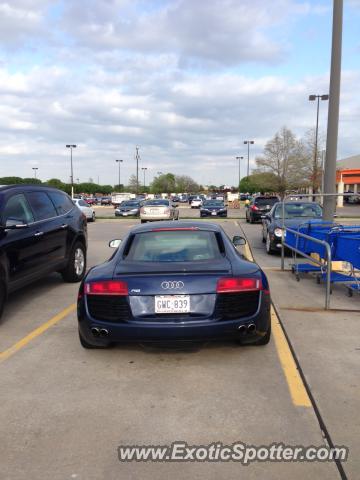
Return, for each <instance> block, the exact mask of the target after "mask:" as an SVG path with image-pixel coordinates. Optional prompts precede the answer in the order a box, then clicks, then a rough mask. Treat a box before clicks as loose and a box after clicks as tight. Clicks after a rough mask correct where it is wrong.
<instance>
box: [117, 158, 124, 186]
mask: <svg viewBox="0 0 360 480" xmlns="http://www.w3.org/2000/svg"><path fill="white" fill-rule="evenodd" d="M123 161H124V160H115V162H116V163H117V164H118V165H119V190H120V165H121V164H122V162H123Z"/></svg>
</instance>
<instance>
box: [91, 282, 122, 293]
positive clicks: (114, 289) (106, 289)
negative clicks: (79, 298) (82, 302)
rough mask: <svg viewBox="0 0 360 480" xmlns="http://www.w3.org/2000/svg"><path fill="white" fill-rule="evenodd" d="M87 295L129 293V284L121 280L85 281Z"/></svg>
mask: <svg viewBox="0 0 360 480" xmlns="http://www.w3.org/2000/svg"><path fill="white" fill-rule="evenodd" d="M85 293H86V295H128V293H129V290H128V285H127V283H126V282H123V281H121V280H104V281H98V282H89V283H85Z"/></svg>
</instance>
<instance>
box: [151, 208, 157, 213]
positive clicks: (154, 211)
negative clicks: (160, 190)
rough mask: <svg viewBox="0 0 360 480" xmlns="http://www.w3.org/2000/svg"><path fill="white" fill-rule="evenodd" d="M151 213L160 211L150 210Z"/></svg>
mask: <svg viewBox="0 0 360 480" xmlns="http://www.w3.org/2000/svg"><path fill="white" fill-rule="evenodd" d="M150 213H159V212H158V210H155V209H152V210H151V209H150Z"/></svg>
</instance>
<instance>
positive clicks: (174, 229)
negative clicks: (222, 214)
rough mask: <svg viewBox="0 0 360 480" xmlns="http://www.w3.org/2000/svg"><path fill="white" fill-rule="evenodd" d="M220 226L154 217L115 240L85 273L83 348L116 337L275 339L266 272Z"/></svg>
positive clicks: (123, 339) (261, 342)
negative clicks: (108, 255) (104, 256)
mask: <svg viewBox="0 0 360 480" xmlns="http://www.w3.org/2000/svg"><path fill="white" fill-rule="evenodd" d="M245 242H246V240H245V239H244V238H243V237H241V236H236V237H234V238H233V240H232V241H231V240H230V239H229V237H228V236H227V235H226V233H225V232H224V230H223V229H222V228H221V227H220V226H219V225H215V224H211V223H203V222H201V223H200V222H180V223H178V222H177V223H176V226H175V225H174V222H161V223H160V222H156V223H151V224H146V225H139V226H137V227H135V228H133V229H132V230H131V231H130V232H129V233H128V235H127V236H126V238H124V239H123V241H121V240H112V241H111V242H110V246H112V247H115V248H116V250H115V253H114V254H113V255H112V257H111V258H110V259H109V260H108V261H107V262H105V263H103V264H101V265H98V266H96V267H93V268H92V269H91V270H90V271H89V272H88V273H87V275H86V277H85V278H84V280H83V281H82V284H81V286H80V290H79V296H78V323H79V336H80V342H81V345H82V346H83V347H84V348H105V347H108V346H109V345H111V344H112V343H115V342H129V341H135V342H141V343H144V342H158V341H162V342H165V343H166V342H167V341H199V340H200V341H205V340H212V339H235V340H238V341H239V342H240V343H252V344H256V345H265V344H267V343H268V342H269V340H270V332H271V324H270V292H269V285H268V281H267V279H266V276H265V274H264V272H263V271H262V270H261V269H260V267H259V266H258V265H257V264H256V263H253V262H249V261H247V260H245V259H244V257H243V256H242V255H241V253H240V252H238V250H237V248H236V247H237V246H238V245H243V244H244V243H245Z"/></svg>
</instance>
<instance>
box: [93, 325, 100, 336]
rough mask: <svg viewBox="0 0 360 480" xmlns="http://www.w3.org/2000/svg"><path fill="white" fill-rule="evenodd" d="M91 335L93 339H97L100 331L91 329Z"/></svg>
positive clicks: (94, 328) (95, 328)
mask: <svg viewBox="0 0 360 480" xmlns="http://www.w3.org/2000/svg"><path fill="white" fill-rule="evenodd" d="M91 333H92V334H93V335H94V337H98V336H99V335H100V330H99V329H98V328H97V327H92V329H91Z"/></svg>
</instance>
